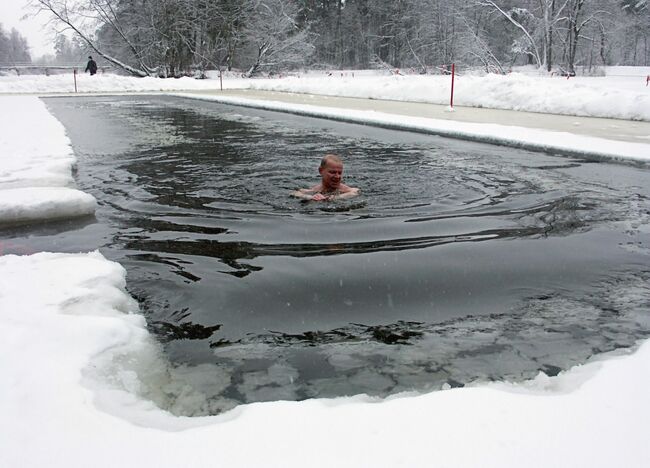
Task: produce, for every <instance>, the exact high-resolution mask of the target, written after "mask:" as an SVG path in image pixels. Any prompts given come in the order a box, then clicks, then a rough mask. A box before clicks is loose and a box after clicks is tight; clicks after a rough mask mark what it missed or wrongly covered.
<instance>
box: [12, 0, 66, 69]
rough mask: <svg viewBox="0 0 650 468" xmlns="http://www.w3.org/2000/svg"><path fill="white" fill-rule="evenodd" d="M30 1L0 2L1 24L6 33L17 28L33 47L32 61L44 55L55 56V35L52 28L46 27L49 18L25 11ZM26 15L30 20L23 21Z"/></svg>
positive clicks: (41, 14)
mask: <svg viewBox="0 0 650 468" xmlns="http://www.w3.org/2000/svg"><path fill="white" fill-rule="evenodd" d="M28 1H29V0H0V23H2V26H3V28H4V30H5V32H9V31H11V28H16V29H17V30H18V32H19V33H20V34H22V35H23V37H25V38H26V39H27V42H28V43H29V46H30V47H31V49H30V53H31V55H32V59H34V58H37V57H40V56H42V55H44V54H53V53H54V47H53V45H54V33H53V32H52V31H51V28H49V27H47V26H45V23H46V22H47V19H48V18H47V17H46V16H45V14H44V13H40V14H38V15H34V14H33V13H31V12H30V11H29V10H28V9H24V7H25V6H26V5H27V3H28ZM24 15H28V16H29V18H28V19H25V20H21V19H20V18H22V17H23V16H24Z"/></svg>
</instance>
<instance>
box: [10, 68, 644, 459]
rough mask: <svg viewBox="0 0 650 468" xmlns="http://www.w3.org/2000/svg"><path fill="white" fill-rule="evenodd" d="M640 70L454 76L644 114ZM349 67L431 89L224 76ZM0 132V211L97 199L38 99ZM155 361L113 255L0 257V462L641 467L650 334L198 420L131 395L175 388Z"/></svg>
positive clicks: (73, 208)
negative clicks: (482, 373)
mask: <svg viewBox="0 0 650 468" xmlns="http://www.w3.org/2000/svg"><path fill="white" fill-rule="evenodd" d="M628 72H629V70H628ZM645 72H646V71H642V70H636V71H634V72H629V73H627V74H628V75H632V76H612V77H604V78H584V79H573V78H571V79H570V80H566V79H563V78H557V77H554V78H549V77H534V76H524V75H518V76H506V77H484V78H480V77H470V76H466V77H462V76H461V78H460V81H459V83H461V86H463V87H464V86H465V85H463V84H462V83H463V80H466V83H469V82H470V81H471V83H472V87H475V88H476V91H475V92H473V94H472V97H471V98H469V97H468V98H467V99H468V102H471V103H472V104H471V105H477V106H478V105H481V106H484V107H500V108H525V109H526V110H532V111H537V112H558V113H559V112H566V113H569V114H573V115H601V113H610V114H607V115H610V116H617V117H619V118H627V119H643V120H650V114H649V112H650V111H649V110H648V109H650V106H649V105H648V104H650V102H649V101H648V99H649V98H648V96H649V93H650V90H648V88H645V79H643V83H640V81H641V80H642V78H641V75H642V74H643V73H645ZM648 72H650V71H648ZM337 73H340V72H337ZM350 73H351V72H350ZM637 73H638V74H637ZM619 74H620V75H624V73H619ZM82 77H83V81H81V80H80V81H81V83H92V86H94V88H93V89H92V91H120V92H122V91H151V90H160V89H168V90H175V91H178V90H183V89H185V90H186V89H196V88H192V86H197V87H205V88H208V89H210V88H211V89H214V88H215V87H218V86H219V81H218V80H216V81H215V80H202V81H196V80H185V79H183V80H155V79H147V80H138V79H135V78H125V77H110V76H97V77H93V78H90V77H88V76H83V75H82V76H80V77H79V78H82ZM50 78H56V80H57V81H55V80H50ZM67 78H71V76H68V77H67ZM65 79H66V75H60V76H58V77H0V93H1V92H5V93H7V92H26V91H29V92H38V93H43V92H67V91H69V89H68V88H69V83H65V82H64V81H58V80H65ZM335 79H336V80H335ZM436 79H440V80H448V78H447V77H436ZM91 80H93V81H91ZM345 80H348V81H350V82H351V81H353V80H354V85H351V84H349V85H347V86H343V85H341V86H342V87H343V88H345V90H346V91H345V92H348V93H351V94H350V95H355V96H369V94H368V93H377V94H373V96H374V97H390V98H391V99H404V100H408V99H414V98H413V96H417V95H418V93H419V95H424V94H426V92H429V93H430V94H432V95H435V94H436V92H437V91H435V90H434V89H432V88H435V86H434V82H431V81H426V78H422V77H418V76H413V77H404V76H399V75H398V76H383V77H377V76H375V75H374V74H370V73H368V74H363V73H359V72H357V73H355V76H354V77H352V76H343V77H341V76H327V74H323V73H318V74H316V73H311V74H307V75H306V78H305V77H303V78H298V77H288V78H285V79H267V80H254V81H253V80H242V79H234V78H229V79H227V80H225V81H224V85H226V84H227V83H229V82H230V81H232V86H233V87H234V86H239V87H241V88H255V87H258V88H260V89H261V87H263V86H266V87H267V88H265V89H280V88H278V86H284V87H285V90H289V91H300V92H315V93H319V94H326V93H335V92H337V91H336V89H339V91H338V92H340V93H342V92H343V91H340V88H337V87H338V86H339V83H343V82H344V81H345ZM626 80H629V82H628V81H626ZM494 82H498V83H499V84H498V86H497V85H495V84H494ZM612 82H617V84H615V85H612V84H611V83H612ZM55 83H59V84H55ZM170 83H172V84H170ZM197 83H198V84H197ZM504 83H505V84H504ZM622 83H627V85H625V86H623V84H622ZM174 86H178V87H174ZM228 86H231V85H228ZM440 86H441V87H442V86H443V82H442V81H441V82H440ZM501 87H504V89H501ZM567 87H570V88H567ZM46 88H47V89H46ZM637 88H638V89H637ZM355 89H356V91H354V90H355ZM566 89H569V92H568V94H566ZM416 90H419V91H416ZM86 91H90V89H86ZM425 91H426V92H425ZM355 92H356V93H357V94H354V93H355ZM563 93H565V94H563ZM442 94H444V93H442V92H441V96H442ZM459 95H460V94H459ZM558 95H561V96H562V97H558ZM569 95H570V96H572V99H568V98H567V96H569ZM539 96H543V98H542V97H539ZM447 99H448V97H447V96H445V97H444V100H443V101H442V103H445V102H446V100H447ZM459 99H460V98H459ZM571 100H572V101H573V102H572V103H571V102H568V101H571ZM432 102H434V101H432ZM458 104H461V102H458ZM524 104H525V105H524ZM323 111H325V110H323ZM386 118H389V117H386ZM0 129H1V133H0V162H1V164H0V223H4V224H10V223H26V222H34V221H36V220H39V219H42V218H60V217H68V216H79V215H84V214H89V213H92V211H93V210H94V206H95V201H94V199H93V198H92V197H90V196H89V195H87V194H83V193H80V192H78V191H76V190H75V189H74V187H73V184H74V181H73V178H72V176H71V168H72V165H73V164H74V155H73V153H72V150H71V147H70V142H69V140H68V138H67V137H66V135H65V130H64V128H63V127H62V126H61V125H60V124H59V123H58V122H57V121H56V120H55V119H54V118H53V117H52V116H51V115H50V114H49V113H48V111H47V109H46V107H45V106H44V105H43V103H42V102H41V101H40V100H39V99H38V98H37V97H34V96H0ZM466 131H472V129H466ZM562 138H565V137H564V136H563V137H562ZM583 144H590V143H589V142H583ZM648 147H649V148H650V145H648ZM647 154H648V155H650V151H648V153H647ZM621 156H624V155H621ZM1 242H2V241H1V240H0V254H1V253H2V245H1ZM164 366H165V363H164V359H163V358H162V356H161V354H160V351H159V349H158V346H157V345H156V343H155V342H154V340H153V339H152V337H151V336H150V335H149V334H148V332H147V330H146V327H145V324H144V319H143V318H142V316H141V315H139V313H138V306H137V303H136V302H135V301H134V300H133V299H132V298H130V297H129V296H128V294H127V293H126V290H125V271H124V269H123V268H122V267H121V266H120V265H118V264H116V263H113V262H110V261H108V260H106V259H105V258H104V257H103V256H102V255H101V254H100V253H99V252H90V253H88V252H85V253H79V254H61V253H37V254H34V255H29V256H15V255H4V256H0V372H1V373H2V375H3V380H2V385H0V415H1V417H0V466H2V467H5V466H6V467H41V466H61V467H86V466H96V467H103V466H106V467H114V466H124V467H128V466H133V467H141V466H157V467H164V466H192V467H194V466H224V467H238V466H246V467H257V466H265V467H266V466H278V467H292V466H300V467H303V466H328V467H329V466H350V467H360V466H386V467H397V466H405V467H415V466H450V467H464V466H467V467H470V466H472V467H475V466H482V467H490V466H494V467H497V466H498V467H520V466H529V467H536V466H539V467H547V466H558V467H611V466H624V467H639V468H641V467H647V466H650V448H648V444H647V439H648V430H647V424H648V423H647V421H648V420H650V400H649V399H648V398H647V395H648V393H649V392H650V342H646V343H643V344H640V347H639V349H637V350H636V351H635V352H634V353H631V352H621V353H619V354H618V355H616V356H608V359H599V360H596V361H594V362H591V363H588V364H586V365H583V366H579V367H577V368H574V369H572V370H570V371H568V372H566V373H563V374H561V375H559V376H557V377H547V376H545V375H540V376H539V377H538V378H536V379H535V380H533V381H530V382H526V383H524V384H508V383H499V384H490V385H483V386H479V387H472V388H463V389H450V390H445V391H439V392H434V393H430V394H426V395H398V396H395V397H392V398H390V399H388V400H384V401H380V400H375V399H370V398H368V397H365V396H357V397H350V398H339V399H335V400H310V401H304V402H271V403H259V404H252V405H246V406H240V407H238V408H237V409H235V410H233V411H230V412H228V413H225V414H223V415H220V416H215V417H204V418H183V417H175V416H172V415H171V414H169V413H167V412H165V411H163V410H161V409H159V408H158V407H157V406H156V405H155V404H154V403H153V402H151V401H148V400H145V399H144V398H142V397H141V396H140V395H142V394H144V393H147V394H151V393H152V392H151V388H149V389H145V387H146V386H149V387H157V388H160V392H161V393H164V392H165V389H166V388H167V387H168V386H171V385H175V386H176V387H178V386H179V385H180V386H181V388H182V384H179V383H178V382H171V381H170V380H169V379H170V377H169V375H168V374H167V373H166V372H165V367H164ZM144 376H146V378H145V377H144ZM145 390H146V391H145ZM177 391H178V388H177ZM186 397H187V398H200V395H194V394H191V393H188V394H187V395H186Z"/></svg>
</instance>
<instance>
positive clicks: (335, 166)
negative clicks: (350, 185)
mask: <svg viewBox="0 0 650 468" xmlns="http://www.w3.org/2000/svg"><path fill="white" fill-rule="evenodd" d="M318 172H319V174H320V176H321V182H322V185H323V191H325V192H333V191H336V190H338V188H339V186H340V185H341V181H342V180H343V161H342V160H341V158H340V157H339V156H338V155H336V154H331V153H330V154H326V155H325V156H324V157H323V159H322V160H321V162H320V167H319V168H318Z"/></svg>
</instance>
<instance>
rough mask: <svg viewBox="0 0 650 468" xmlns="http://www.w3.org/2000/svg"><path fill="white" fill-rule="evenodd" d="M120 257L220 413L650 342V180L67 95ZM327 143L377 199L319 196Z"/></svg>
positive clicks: (70, 228)
mask: <svg viewBox="0 0 650 468" xmlns="http://www.w3.org/2000/svg"><path fill="white" fill-rule="evenodd" d="M47 104H48V106H49V108H50V110H51V111H52V112H53V113H54V115H55V116H56V117H57V118H59V119H60V120H61V121H62V122H63V124H64V125H65V126H66V129H67V131H68V134H69V136H70V138H71V140H72V143H73V146H74V150H75V153H76V154H77V156H78V158H79V163H78V171H77V183H78V186H79V188H80V189H81V190H84V191H87V192H90V193H92V194H93V195H94V196H95V197H96V198H97V199H98V200H99V203H100V207H99V209H98V211H97V219H96V220H95V219H86V220H79V221H74V222H68V223H63V224H54V225H48V226H41V227H30V228H24V229H22V230H15V231H12V232H10V233H8V236H9V237H10V239H9V240H8V241H7V243H6V244H5V247H6V248H9V249H11V248H13V249H14V250H20V249H24V250H30V249H31V250H46V249H47V250H52V249H56V250H59V251H78V250H90V249H94V248H100V249H101V251H102V252H103V253H104V255H106V256H107V257H109V258H111V259H113V260H116V261H118V262H120V263H121V264H122V265H124V266H125V267H126V269H127V270H128V288H129V291H130V292H131V293H132V294H133V295H134V296H135V297H136V298H138V300H139V301H140V302H141V305H142V310H143V313H144V314H145V315H146V317H147V320H148V323H149V327H150V329H151V331H152V332H153V333H155V334H156V336H157V337H158V339H159V340H160V341H161V342H162V343H163V345H164V349H165V352H166V354H167V356H168V359H169V360H170V362H171V363H172V364H173V366H174V367H175V368H176V369H177V370H178V372H179V374H182V375H183V378H184V379H186V381H187V382H188V385H190V386H192V387H194V388H195V389H196V390H198V391H200V392H202V393H204V394H205V395H206V397H207V400H206V401H207V402H203V403H202V404H201V405H200V407H198V406H197V407H196V408H194V409H191V410H189V413H190V414H195V413H196V414H200V413H205V412H212V413H214V412H218V411H220V410H222V409H224V408H229V407H232V406H233V405H235V404H237V403H239V402H252V401H263V400H272V399H304V398H309V397H330V396H339V395H350V394H356V393H361V392H365V393H369V394H372V395H387V394H390V393H394V392H399V391H405V390H419V391H422V390H429V389H436V388H440V387H441V386H443V385H451V386H457V385H464V384H467V383H469V382H473V381H477V380H493V379H512V380H519V379H524V378H529V377H532V376H534V375H535V374H536V373H537V372H539V371H540V370H542V371H545V372H547V373H549V374H555V373H557V372H559V371H560V370H561V369H566V368H568V367H570V366H572V365H574V364H576V363H580V362H584V361H585V360H586V359H587V358H588V357H589V356H591V355H593V354H595V353H600V352H605V351H609V350H613V349H616V348H620V347H628V346H632V345H633V344H634V343H635V341H636V340H638V339H639V338H642V337H647V336H648V335H649V334H650V333H649V332H650V319H649V315H648V311H649V310H650V307H649V305H650V286H649V283H648V279H649V278H650V226H649V221H650V201H649V200H650V199H649V197H650V188H649V187H650V171H649V168H648V167H644V166H641V167H637V166H632V165H623V164H607V163H594V162H588V161H581V160H576V159H569V158H565V157H560V156H552V155H545V154H541V153H531V152H526V151H520V150H513V149H507V148H500V147H495V146H489V145H481V144H476V143H467V142H460V141H453V140H447V139H443V138H440V137H433V136H425V135H416V134H409V133H404V132H392V131H386V130H381V129H375V128H372V127H364V126H357V125H346V124H338V123H333V122H328V121H324V120H317V119H307V118H304V117H296V116H290V115H283V114H279V113H271V112H264V111H255V110H250V109H241V108H236V107H228V106H222V105H217V104H210V103H202V102H198V101H197V102H195V101H185V100H180V99H173V98H158V97H157V98H145V97H130V98H129V97H123V98H122V97H121V98H85V99H63V98H59V99H50V100H48V101H47ZM326 151H334V152H338V153H341V154H342V155H343V157H344V160H345V163H346V166H345V169H346V182H347V183H348V184H349V185H353V186H358V187H360V188H361V190H362V193H363V195H362V196H361V197H359V198H357V199H355V200H352V201H347V202H339V203H326V204H322V203H321V204H319V203H304V202H300V201H298V200H294V199H291V198H290V197H289V196H288V193H289V191H290V190H294V189H296V188H298V187H306V186H310V185H313V184H315V183H317V175H318V174H317V169H316V168H317V164H318V162H319V160H320V157H321V156H322V155H323V154H324V153H325V152H326Z"/></svg>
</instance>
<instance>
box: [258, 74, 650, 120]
mask: <svg viewBox="0 0 650 468" xmlns="http://www.w3.org/2000/svg"><path fill="white" fill-rule="evenodd" d="M309 76H310V75H303V76H301V77H287V78H285V79H278V80H251V81H250V88H251V89H260V90H269V91H285V92H297V93H309V94H324V95H328V96H346V97H361V98H372V99H390V100H398V101H413V102H428V103H432V104H443V105H446V104H448V103H449V97H450V91H451V77H450V76H441V75H437V76H436V75H433V76H432V75H428V76H400V75H394V76H370V77H363V78H362V77H359V76H357V75H356V74H355V76H352V75H351V74H345V75H344V76H342V77H341V76H337V74H334V75H333V76H332V77H329V78H322V77H321V78H310V77H309ZM635 83H636V86H635ZM644 85H645V82H644V81H642V80H641V79H640V78H636V79H635V80H634V81H633V82H632V81H630V83H627V84H626V85H623V84H620V83H619V85H618V86H617V87H613V88H612V87H607V84H606V80H605V79H604V78H602V79H600V81H598V79H596V78H586V79H583V78H572V79H570V80H567V79H565V78H562V77H544V76H541V77H540V76H537V77H533V76H526V75H523V74H519V73H511V74H509V75H495V74H490V75H485V76H462V75H461V76H458V77H456V82H455V85H454V103H455V104H456V105H458V106H469V107H486V108H493V109H508V110H518V111H528V112H542V113H552V114H566V115H577V116H590V117H608V118H617V119H627V120H645V121H650V93H648V92H647V90H646V89H645V86H644ZM603 86H605V87H607V88H608V89H607V91H606V92H603V89H602V88H603Z"/></svg>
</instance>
